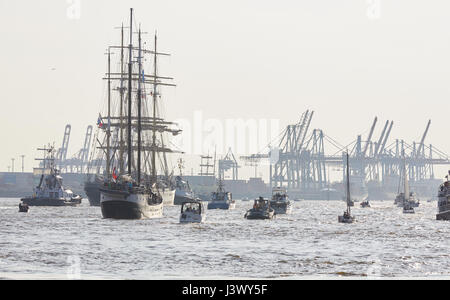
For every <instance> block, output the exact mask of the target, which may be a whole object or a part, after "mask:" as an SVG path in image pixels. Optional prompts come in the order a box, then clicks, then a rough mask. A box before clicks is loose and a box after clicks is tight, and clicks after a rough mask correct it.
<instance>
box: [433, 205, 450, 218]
mask: <svg viewBox="0 0 450 300" xmlns="http://www.w3.org/2000/svg"><path fill="white" fill-rule="evenodd" d="M436 220H438V221H450V204H447V205H442V206H439V213H438V214H437V215H436Z"/></svg>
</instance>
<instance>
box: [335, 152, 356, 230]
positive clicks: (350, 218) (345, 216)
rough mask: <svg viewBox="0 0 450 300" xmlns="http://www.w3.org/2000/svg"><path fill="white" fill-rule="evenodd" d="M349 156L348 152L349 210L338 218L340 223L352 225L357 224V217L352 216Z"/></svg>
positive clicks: (347, 191) (347, 187)
mask: <svg viewBox="0 0 450 300" xmlns="http://www.w3.org/2000/svg"><path fill="white" fill-rule="evenodd" d="M349 160H350V159H349V154H348V152H347V180H346V181H347V184H346V189H345V190H346V196H347V197H346V198H347V210H346V211H345V212H344V214H343V215H342V216H339V217H338V222H339V223H346V224H351V223H353V222H355V217H353V216H352V214H351V209H350V206H351V205H350V204H351V202H352V200H351V192H350V162H349Z"/></svg>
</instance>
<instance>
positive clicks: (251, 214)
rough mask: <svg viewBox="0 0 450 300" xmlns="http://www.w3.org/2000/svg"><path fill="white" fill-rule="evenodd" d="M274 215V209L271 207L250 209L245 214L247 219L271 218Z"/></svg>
mask: <svg viewBox="0 0 450 300" xmlns="http://www.w3.org/2000/svg"><path fill="white" fill-rule="evenodd" d="M274 216H275V211H274V210H273V209H270V210H261V209H251V210H249V211H248V212H247V213H246V214H245V218H246V219H247V220H272V219H273V217H274Z"/></svg>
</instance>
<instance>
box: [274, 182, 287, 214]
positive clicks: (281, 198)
mask: <svg viewBox="0 0 450 300" xmlns="http://www.w3.org/2000/svg"><path fill="white" fill-rule="evenodd" d="M270 206H271V207H272V208H273V209H274V210H275V214H276V215H287V214H291V213H292V202H291V201H290V200H289V196H288V194H287V190H286V188H284V187H276V188H274V189H273V190H272V200H270Z"/></svg>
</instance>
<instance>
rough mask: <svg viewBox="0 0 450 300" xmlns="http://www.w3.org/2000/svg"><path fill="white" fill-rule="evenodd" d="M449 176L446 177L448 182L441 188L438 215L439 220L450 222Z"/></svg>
mask: <svg viewBox="0 0 450 300" xmlns="http://www.w3.org/2000/svg"><path fill="white" fill-rule="evenodd" d="M449 175H450V171H449ZM449 175H447V176H446V177H445V178H446V181H445V182H444V183H443V184H441V186H440V187H439V192H438V198H439V200H438V214H437V215H436V219H437V220H445V221H449V220H450V181H449V180H448V177H449Z"/></svg>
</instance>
